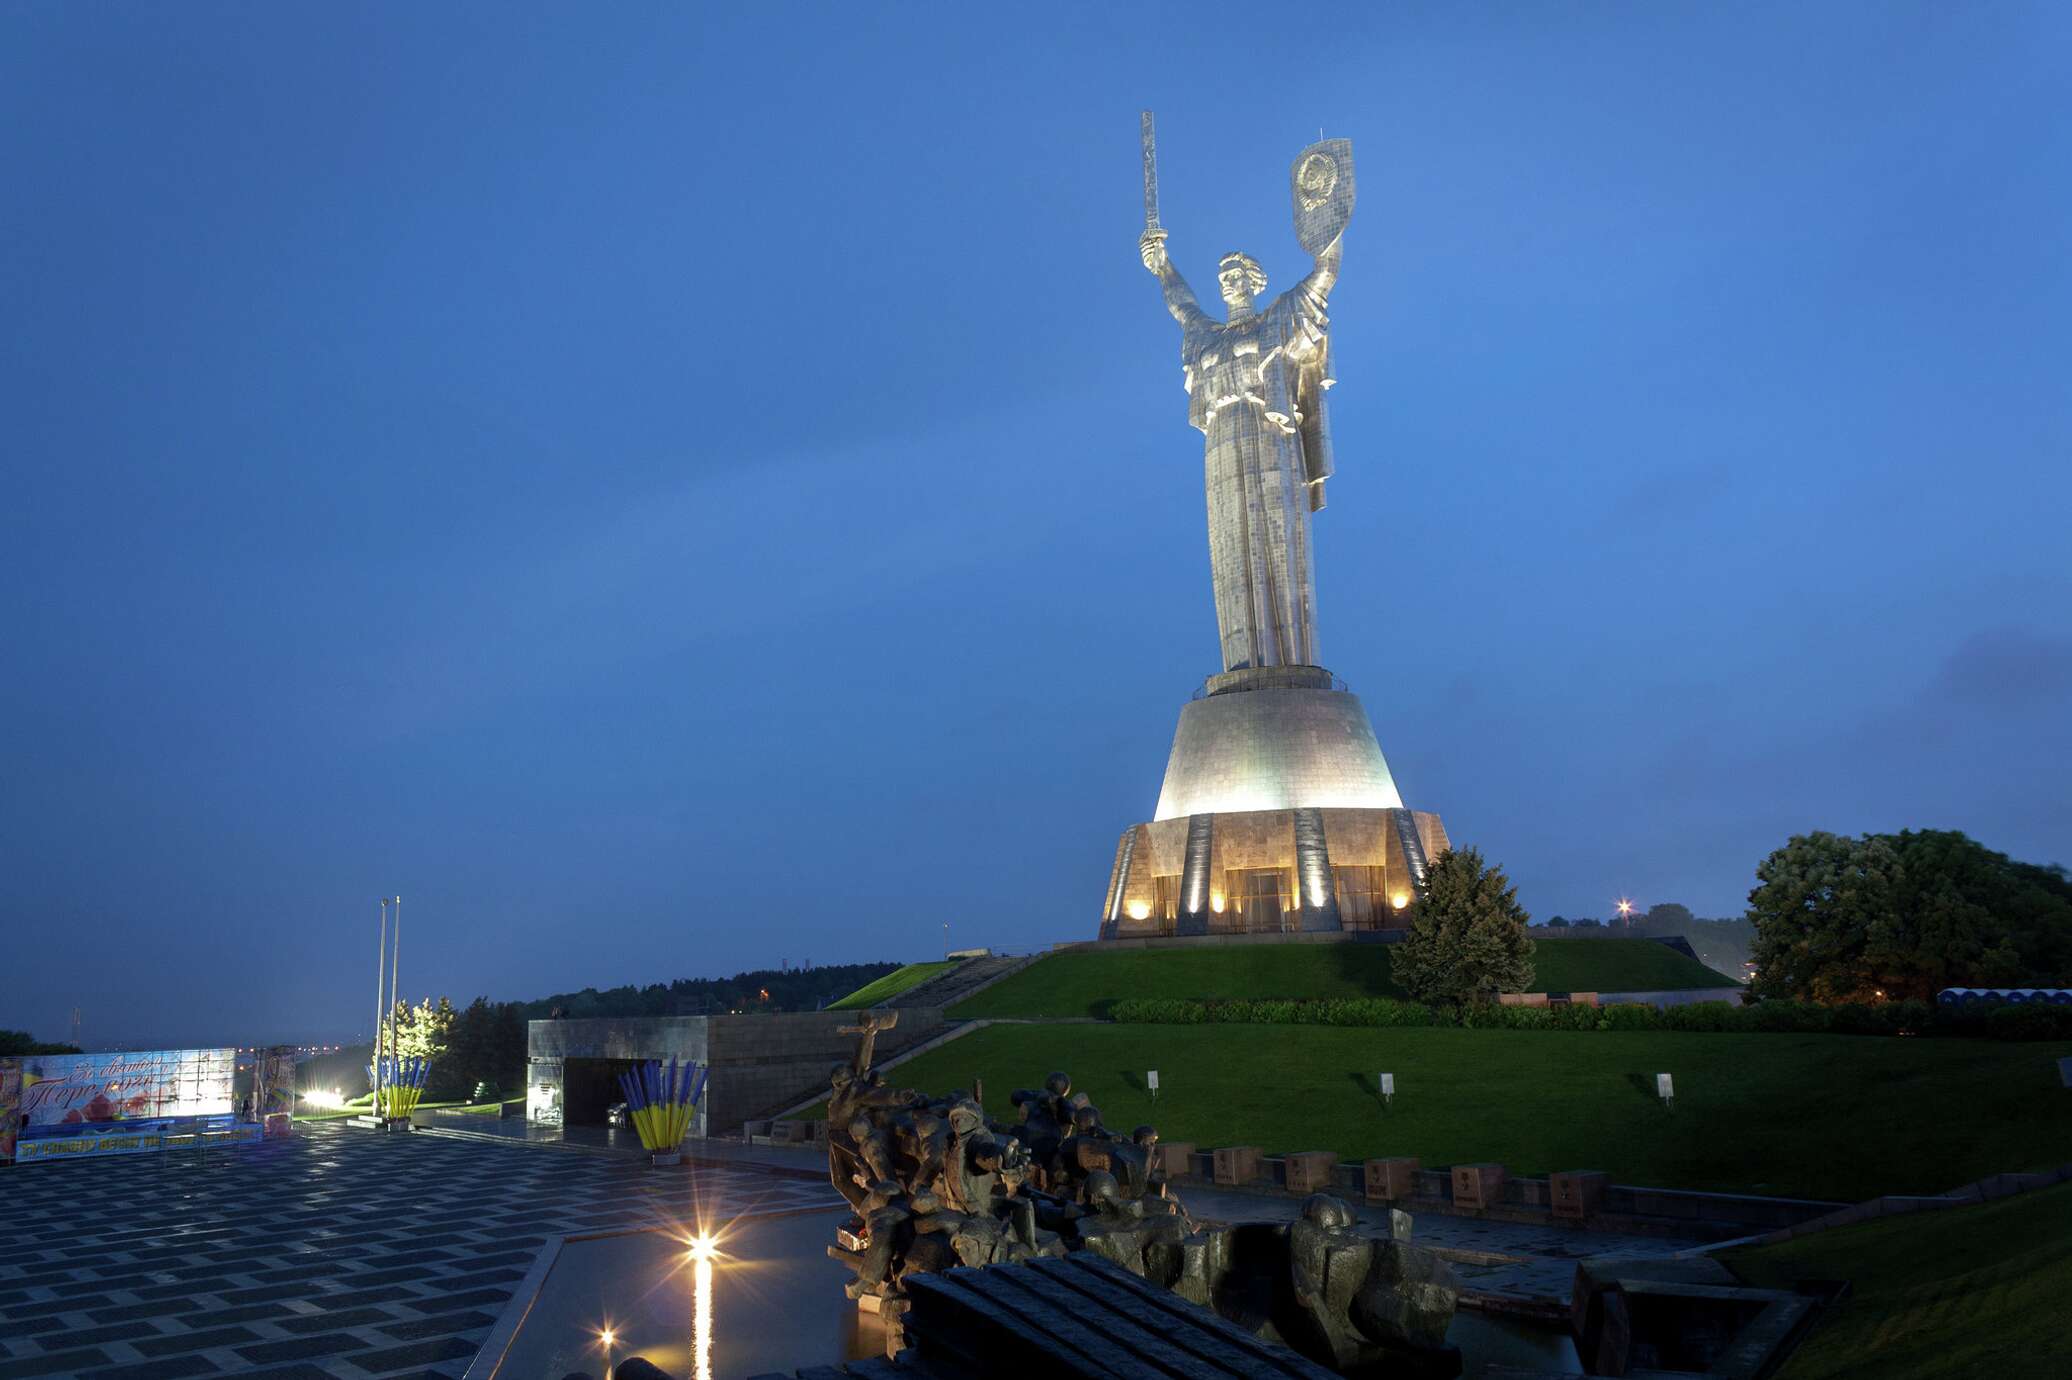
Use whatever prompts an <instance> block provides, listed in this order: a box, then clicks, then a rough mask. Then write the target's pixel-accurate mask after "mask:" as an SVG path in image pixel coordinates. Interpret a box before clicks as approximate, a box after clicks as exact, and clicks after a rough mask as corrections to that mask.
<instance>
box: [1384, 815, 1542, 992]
mask: <svg viewBox="0 0 2072 1380" xmlns="http://www.w3.org/2000/svg"><path fill="white" fill-rule="evenodd" d="M1531 920H1532V917H1531V916H1529V915H1527V914H1526V913H1525V908H1524V907H1522V906H1520V905H1519V904H1518V889H1517V888H1516V887H1514V886H1512V885H1511V883H1510V879H1509V878H1507V877H1505V876H1504V874H1503V870H1502V869H1501V868H1496V867H1486V866H1484V865H1483V862H1482V854H1481V853H1480V852H1479V851H1477V850H1476V849H1473V848H1455V849H1450V850H1449V851H1447V852H1444V853H1441V854H1440V855H1439V856H1438V857H1437V858H1435V859H1433V860H1432V862H1431V864H1430V865H1429V866H1427V867H1426V868H1425V875H1424V879H1423V880H1422V881H1420V882H1419V883H1418V884H1417V901H1416V904H1415V905H1414V906H1413V907H1412V908H1411V911H1410V932H1409V934H1408V935H1406V936H1405V937H1404V939H1403V942H1402V943H1400V944H1398V945H1396V946H1395V947H1394V948H1393V949H1392V950H1391V951H1390V966H1391V971H1392V972H1393V974H1394V975H1395V979H1396V981H1397V982H1399V983H1401V984H1402V986H1403V988H1404V990H1405V991H1407V992H1409V993H1410V995H1411V996H1413V997H1415V998H1417V1000H1419V1001H1426V1002H1464V1001H1471V1000H1484V999H1487V998H1488V997H1490V996H1493V995H1495V994H1496V993H1498V992H1519V991H1523V990H1524V989H1525V987H1526V985H1527V984H1528V983H1530V982H1531V981H1532V973H1533V968H1532V954H1533V943H1532V940H1531V938H1530V937H1528V936H1527V935H1526V933H1525V927H1526V925H1527V924H1529V923H1530V922H1531Z"/></svg>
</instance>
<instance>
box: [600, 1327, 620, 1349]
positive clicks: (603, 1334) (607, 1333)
mask: <svg viewBox="0 0 2072 1380" xmlns="http://www.w3.org/2000/svg"><path fill="white" fill-rule="evenodd" d="M618 1340H619V1334H618V1333H616V1332H614V1331H613V1330H612V1329H611V1328H609V1327H607V1328H603V1329H601V1330H600V1331H599V1332H598V1334H597V1344H598V1345H599V1346H601V1347H606V1348H609V1347H610V1346H611V1345H612V1344H613V1343H614V1342H616V1341H618Z"/></svg>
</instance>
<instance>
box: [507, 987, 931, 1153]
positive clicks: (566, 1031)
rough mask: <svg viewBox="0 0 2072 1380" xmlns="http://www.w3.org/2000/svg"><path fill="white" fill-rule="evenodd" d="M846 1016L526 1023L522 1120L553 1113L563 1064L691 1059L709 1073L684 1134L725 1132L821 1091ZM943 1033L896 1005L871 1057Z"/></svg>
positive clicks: (852, 1017) (927, 1017)
mask: <svg viewBox="0 0 2072 1380" xmlns="http://www.w3.org/2000/svg"><path fill="white" fill-rule="evenodd" d="M857 1015H858V1013H856V1012H854V1011H783V1012H772V1013H770V1014H768V1015H759V1016H653V1017H603V1018H599V1019H593V1020H578V1021H533V1022H531V1023H530V1024H529V1026H528V1029H527V1032H526V1051H527V1055H528V1063H529V1065H530V1071H529V1073H528V1082H529V1083H530V1084H531V1085H532V1086H531V1088H530V1095H529V1108H528V1115H529V1116H531V1117H532V1118H533V1119H534V1120H552V1119H554V1118H553V1116H552V1115H551V1114H548V1115H543V1114H542V1113H543V1111H544V1109H546V1108H548V1107H550V1106H551V1107H554V1108H557V1109H558V1107H559V1103H560V1094H559V1089H560V1087H561V1081H562V1078H563V1075H564V1070H565V1066H566V1061H567V1060H570V1059H665V1060H666V1059H670V1058H676V1059H693V1060H696V1061H697V1062H699V1063H702V1064H704V1065H706V1066H707V1067H708V1068H709V1069H710V1070H711V1075H710V1079H709V1081H708V1082H707V1084H706V1087H705V1097H704V1100H703V1102H702V1103H701V1104H700V1105H699V1108H698V1113H697V1116H696V1117H695V1118H694V1119H693V1122H692V1126H691V1134H692V1135H694V1136H704V1135H709V1134H711V1133H712V1131H713V1130H732V1129H734V1128H735V1127H738V1126H740V1125H741V1123H742V1122H744V1121H747V1120H749V1119H750V1118H752V1117H756V1116H766V1115H768V1114H769V1113H770V1112H771V1111H772V1110H773V1109H775V1108H777V1107H781V1106H783V1105H785V1104H787V1103H789V1102H794V1101H797V1100H798V1099H799V1098H801V1097H803V1096H806V1095H807V1094H808V1093H811V1092H812V1091H814V1090H815V1089H816V1088H821V1089H824V1088H825V1087H826V1086H827V1077H828V1071H829V1070H830V1069H832V1068H833V1067H834V1066H835V1065H836V1064H839V1063H843V1062H845V1061H847V1060H848V1059H849V1058H850V1057H851V1056H852V1055H853V1054H854V1053H855V1050H856V1037H855V1036H854V1035H844V1034H842V1033H841V1031H842V1029H843V1027H845V1026H846V1027H853V1026H854V1025H855V1024H856V1021H857ZM942 1025H943V1015H942V1008H941V1007H936V1006H914V1007H904V1008H902V1009H901V1011H900V1013H899V1024H898V1025H897V1026H895V1027H894V1028H893V1029H891V1030H889V1031H886V1032H885V1033H883V1034H881V1035H880V1036H878V1043H877V1051H878V1052H879V1053H880V1054H895V1053H897V1052H898V1051H899V1050H901V1049H903V1048H905V1047H906V1046H908V1045H912V1044H915V1043H917V1042H919V1041H921V1040H925V1039H928V1038H929V1037H931V1036H932V1035H934V1034H935V1033H936V1032H937V1031H938V1030H939V1029H940V1028H941V1027H942Z"/></svg>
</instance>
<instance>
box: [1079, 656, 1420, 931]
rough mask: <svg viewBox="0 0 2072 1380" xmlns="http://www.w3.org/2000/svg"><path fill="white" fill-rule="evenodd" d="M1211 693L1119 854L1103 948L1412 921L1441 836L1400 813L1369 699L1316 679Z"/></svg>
mask: <svg viewBox="0 0 2072 1380" xmlns="http://www.w3.org/2000/svg"><path fill="white" fill-rule="evenodd" d="M1205 690H1206V693H1205V694H1203V695H1200V696H1197V697H1196V698H1195V699H1194V700H1193V701H1192V702H1191V703H1189V704H1188V705H1187V706H1186V708H1184V709H1183V710H1181V712H1180V726H1179V729H1178V731H1177V732H1176V733H1175V734H1174V735H1173V750H1172V755H1171V757H1170V758H1169V759H1168V761H1167V763H1166V775H1165V784H1164V787H1163V789H1162V790H1161V791H1160V792H1159V799H1158V813H1157V817H1156V818H1154V819H1152V820H1151V821H1150V822H1148V823H1144V824H1135V825H1132V826H1130V827H1129V828H1128V829H1126V830H1124V831H1123V835H1122V839H1121V841H1120V843H1118V844H1117V845H1116V849H1115V864H1114V866H1113V867H1112V868H1111V869H1110V870H1109V874H1108V895H1107V898H1106V900H1105V901H1104V902H1103V903H1102V908H1101V929H1100V935H1101V938H1103V939H1126V938H1144V937H1156V936H1161V935H1174V936H1178V935H1202V934H1261V933H1275V932H1290V931H1309V932H1316V931H1327V930H1367V929H1388V928H1393V927H1396V926H1398V925H1400V924H1402V923H1404V922H1405V920H1406V917H1405V916H1404V915H1403V913H1402V912H1403V909H1404V907H1405V906H1407V905H1408V904H1409V900H1410V896H1411V894H1412V891H1413V888H1414V887H1415V884H1416V879H1417V878H1418V877H1420V876H1422V875H1423V872H1424V867H1425V862H1426V860H1427V859H1429V858H1433V857H1436V856H1438V855H1439V854H1440V853H1443V852H1445V851H1446V847H1447V841H1446V830H1445V827H1444V826H1443V825H1441V824H1440V822H1439V817H1438V816H1437V815H1435V814H1428V813H1426V812H1424V811H1420V810H1409V809H1405V808H1404V806H1403V800H1402V797H1401V796H1400V795H1399V794H1398V793H1397V791H1396V783H1395V780H1394V778H1393V777H1391V775H1390V774H1389V769H1388V763H1387V762H1386V761H1385V760H1384V759H1383V757H1382V755H1381V745H1380V744H1379V743H1378V742H1377V741H1376V740H1375V737H1374V730H1373V728H1372V726H1371V725H1370V724H1369V723H1368V720H1367V711H1366V709H1365V708H1364V707H1362V705H1361V704H1360V701H1359V698H1358V697H1357V696H1355V695H1353V694H1352V693H1351V692H1350V691H1348V690H1347V689H1345V687H1344V686H1343V685H1341V684H1339V683H1338V682H1337V681H1335V680H1333V679H1332V677H1331V673H1330V672H1328V671H1325V670H1324V669H1323V668H1321V667H1316V666H1283V667H1273V668H1267V669H1261V670H1240V671H1229V672H1225V673H1224V674H1222V675H1219V676H1212V677H1210V678H1209V681H1208V684H1207V685H1206V687H1205Z"/></svg>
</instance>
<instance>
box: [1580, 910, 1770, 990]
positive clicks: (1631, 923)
mask: <svg viewBox="0 0 2072 1380" xmlns="http://www.w3.org/2000/svg"><path fill="white" fill-rule="evenodd" d="M1544 928H1546V929H1548V930H1550V931H1554V932H1555V934H1556V935H1557V936H1561V935H1565V936H1566V937H1568V938H1571V939H1587V938H1590V937H1592V936H1599V937H1603V938H1608V939H1660V938H1666V937H1668V936H1671V935H1679V936H1681V937H1683V938H1684V939H1686V940H1688V941H1689V942H1690V945H1691V947H1692V948H1693V949H1695V950H1696V951H1697V954H1698V961H1699V962H1701V963H1703V964H1704V965H1705V966H1706V967H1708V968H1710V969H1712V970H1713V971H1714V972H1715V973H1725V974H1726V975H1727V976H1728V977H1731V978H1734V979H1735V980H1737V981H1739V980H1740V979H1741V978H1742V977H1743V976H1744V973H1743V970H1742V965H1743V964H1745V963H1747V962H1748V960H1749V957H1750V955H1752V954H1753V953H1754V952H1755V926H1754V925H1753V924H1752V923H1750V922H1749V920H1748V919H1747V918H1746V917H1745V916H1735V917H1734V918H1732V919H1728V920H1701V919H1699V918H1698V917H1697V916H1695V915H1693V914H1691V908H1690V907H1689V906H1684V905H1679V904H1677V903H1676V902H1675V901H1664V902H1662V903H1661V904H1660V905H1657V906H1650V907H1648V910H1647V913H1646V914H1644V915H1632V916H1625V917H1614V918H1612V919H1610V920H1593V919H1589V918H1573V917H1564V916H1560V915H1556V916H1552V917H1550V918H1549V919H1548V921H1547V923H1546V925H1545V927H1544Z"/></svg>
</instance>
